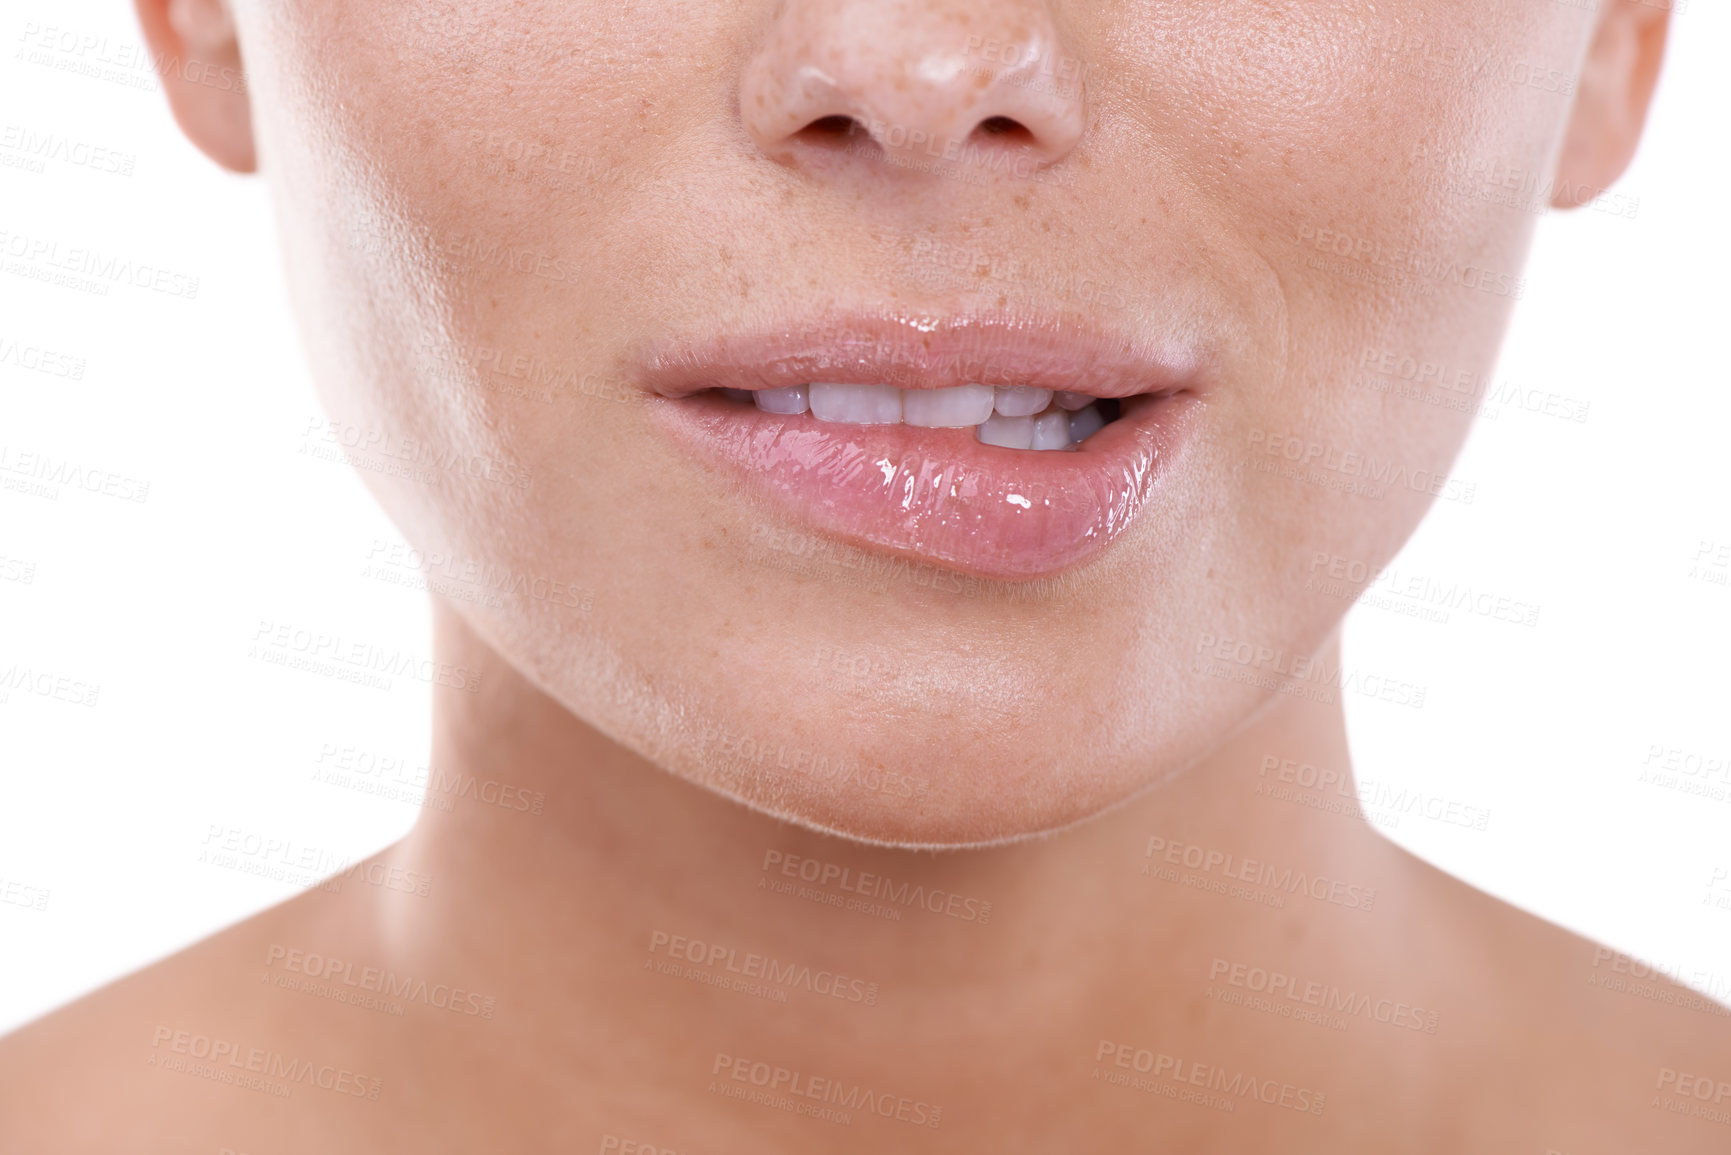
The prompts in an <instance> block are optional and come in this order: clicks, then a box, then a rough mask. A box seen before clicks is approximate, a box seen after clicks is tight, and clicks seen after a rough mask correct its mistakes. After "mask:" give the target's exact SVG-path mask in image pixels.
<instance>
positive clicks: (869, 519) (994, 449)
mask: <svg viewBox="0 0 1731 1155" xmlns="http://www.w3.org/2000/svg"><path fill="white" fill-rule="evenodd" d="M1203 363H1204V362H1203V358H1202V357H1201V356H1199V355H1198V353H1197V351H1196V350H1194V349H1193V348H1189V347H1184V346H1180V345H1178V344H1176V342H1173V343H1170V344H1161V343H1159V342H1157V341H1154V340H1148V339H1143V340H1133V339H1131V338H1129V337H1125V336H1121V335H1113V334H1102V333H1099V332H1097V331H1094V330H1091V329H1089V328H1087V327H1086V326H1083V325H1081V324H1079V323H1076V322H1065V323H1060V322H1054V321H1030V320H1026V319H1022V318H1004V317H995V316H994V317H984V318H962V319H956V320H946V321H930V320H918V319H907V318H899V317H889V318H883V317H874V318H848V319H844V320H841V321H831V322H829V323H826V324H823V325H818V326H815V327H813V328H811V329H810V330H807V331H806V332H805V333H803V334H789V333H786V332H780V333H772V334H758V335H752V336H740V337H731V338H727V339H723V340H720V341H713V342H709V343H706V344H695V345H677V346H674V345H670V346H667V347H664V348H662V349H661V350H659V351H657V352H656V353H655V354H654V355H652V356H650V357H648V358H646V359H645V361H644V363H643V364H642V365H641V366H640V371H639V373H638V377H639V379H640V380H641V381H642V382H643V383H644V385H645V386H646V387H647V389H648V390H649V391H650V392H651V393H652V394H653V395H655V397H657V398H658V399H659V403H658V404H657V405H655V406H653V407H652V413H653V414H654V415H655V416H656V418H657V419H658V422H659V424H660V425H661V426H662V427H663V428H664V429H665V430H666V431H667V432H668V433H669V434H671V435H672V436H673V437H674V438H675V439H676V440H678V441H679V442H680V443H681V444H682V445H683V446H685V447H686V448H687V449H689V450H693V451H695V453H696V455H697V456H699V457H700V458H701V459H703V460H705V461H706V462H708V463H709V464H711V465H712V466H715V467H719V468H721V469H722V470H724V471H726V472H728V473H730V474H732V475H733V476H735V477H737V478H739V479H740V480H741V481H743V483H744V484H746V485H747V486H749V487H751V488H752V489H753V490H755V491H756V492H758V493H760V494H763V495H764V496H766V497H768V498H769V500H770V502H771V504H772V505H773V506H775V507H776V508H778V509H780V510H781V511H782V512H784V513H786V514H790V515H792V516H793V517H795V518H797V519H798V520H800V521H802V522H804V523H805V524H806V525H808V526H809V527H811V528H812V529H814V530H816V531H817V532H819V533H822V534H826V535H829V536H833V537H837V538H840V539H842V540H844V541H846V542H848V543H850V544H853V545H856V546H863V547H866V548H869V549H875V550H878V551H886V552H889V553H892V554H898V555H902V556H907V557H909V558H911V559H915V560H919V561H923V562H928V563H932V564H935V565H939V566H943V567H945V568H949V569H952V570H957V571H960V572H963V573H967V574H972V575H974V576H977V577H983V578H990V579H998V580H1004V581H1025V580H1030V579H1033V578H1037V577H1041V576H1045V575H1049V574H1053V573H1056V572H1058V571H1061V570H1064V569H1068V568H1070V567H1073V566H1076V565H1079V564H1082V563H1084V562H1086V561H1088V560H1091V559H1092V558H1094V557H1096V556H1098V555H1099V554H1101V553H1102V552H1103V551H1105V550H1106V549H1107V548H1108V547H1109V546H1110V545H1111V544H1112V543H1113V542H1115V541H1116V540H1117V539H1118V538H1119V537H1121V536H1122V535H1123V534H1124V532H1125V531H1126V530H1128V529H1129V527H1130V525H1131V524H1132V522H1133V521H1134V520H1135V518H1136V516H1137V514H1138V513H1139V512H1140V511H1141V510H1142V509H1143V507H1144V506H1145V505H1146V503H1147V499H1148V497H1149V495H1150V493H1151V492H1152V491H1153V490H1154V488H1155V485H1156V483H1157V481H1158V479H1159V478H1160V477H1161V476H1162V475H1163V474H1164V473H1165V472H1166V468H1165V466H1166V463H1167V462H1168V461H1169V460H1170V459H1171V458H1173V457H1174V456H1175V455H1176V451H1177V449H1178V447H1179V442H1180V438H1181V437H1182V436H1183V435H1184V434H1185V433H1186V432H1187V431H1188V429H1189V428H1190V426H1191V425H1193V424H1194V422H1192V421H1190V420H1188V418H1189V416H1190V415H1191V414H1192V412H1193V411H1194V410H1195V409H1196V408H1197V405H1198V402H1199V400H1200V397H1201V393H1202V389H1201V386H1200V380H1201V377H1202V370H1201V366H1202V365H1203Z"/></svg>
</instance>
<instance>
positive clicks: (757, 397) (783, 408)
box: [751, 385, 806, 416]
mask: <svg viewBox="0 0 1731 1155" xmlns="http://www.w3.org/2000/svg"><path fill="white" fill-rule="evenodd" d="M751 397H752V400H754V401H756V402H757V407H758V408H759V409H761V410H763V411H764V412H765V413H778V414H782V415H785V416H792V415H793V414H796V413H804V412H805V410H806V402H805V386H804V385H789V386H788V387H787V388H786V389H759V390H758V391H757V392H755V393H753V394H752V395H751Z"/></svg>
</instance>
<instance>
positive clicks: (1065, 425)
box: [1028, 409, 1070, 449]
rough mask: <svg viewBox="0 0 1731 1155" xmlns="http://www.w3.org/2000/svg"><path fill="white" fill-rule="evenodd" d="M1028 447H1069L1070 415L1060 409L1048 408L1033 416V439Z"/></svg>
mask: <svg viewBox="0 0 1731 1155" xmlns="http://www.w3.org/2000/svg"><path fill="white" fill-rule="evenodd" d="M1028 448H1030V449H1068V448H1070V415H1069V414H1068V413H1066V412H1064V411H1063V410H1062V409H1048V410H1046V411H1045V412H1044V413H1042V414H1040V415H1039V416H1038V417H1036V418H1034V439H1033V442H1032V444H1030V445H1029V446H1028Z"/></svg>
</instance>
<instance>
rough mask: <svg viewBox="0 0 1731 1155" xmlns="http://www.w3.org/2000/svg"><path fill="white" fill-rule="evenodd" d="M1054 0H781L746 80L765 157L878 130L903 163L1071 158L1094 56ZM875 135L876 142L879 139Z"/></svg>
mask: <svg viewBox="0 0 1731 1155" xmlns="http://www.w3.org/2000/svg"><path fill="white" fill-rule="evenodd" d="M1049 5H1050V0H781V3H780V4H779V5H778V7H777V9H776V11H775V13H774V15H773V16H772V17H771V24H770V27H769V28H768V30H767V35H766V36H765V37H764V39H763V41H762V43H761V45H760V46H759V47H758V49H757V51H756V52H755V53H754V54H753V56H752V57H751V59H750V60H749V61H748V62H747V64H746V67H745V72H744V75H743V76H742V78H741V82H740V113H741V115H742V117H743V118H744V121H745V127H746V130H747V131H748V132H749V133H750V134H751V137H752V139H753V140H754V141H755V142H756V143H757V146H758V148H759V149H761V150H762V151H763V152H764V153H765V154H766V155H768V156H771V157H774V158H775V159H777V160H781V161H794V160H796V159H797V158H798V156H799V154H800V152H801V150H802V148H808V147H830V148H834V147H837V146H838V145H841V144H844V143H846V144H853V143H857V142H860V141H861V140H862V138H861V137H860V135H859V134H860V133H862V132H863V133H866V134H869V136H870V139H871V140H872V141H875V142H876V143H877V145H878V146H880V147H881V148H882V149H883V152H884V154H885V155H886V156H887V158H888V159H889V160H891V162H892V163H901V164H903V165H906V164H908V163H910V162H913V161H923V162H925V163H940V162H943V161H951V162H959V161H965V160H968V159H978V158H989V157H991V156H993V155H997V156H998V157H999V158H1000V159H1001V157H1002V156H1003V154H1005V153H1007V152H1015V151H1018V150H1026V151H1029V152H1032V153H1033V154H1034V157H1035V159H1036V160H1037V161H1038V162H1039V163H1041V164H1052V163H1055V162H1057V161H1059V160H1061V159H1063V158H1064V157H1065V156H1066V155H1068V154H1069V152H1070V151H1071V150H1072V149H1074V148H1075V147H1076V144H1077V142H1078V141H1080V140H1081V138H1082V133H1083V130H1084V128H1085V127H1086V125H1087V109H1086V108H1085V106H1084V100H1083V86H1082V78H1083V74H1084V72H1085V69H1084V67H1083V64H1082V61H1081V59H1080V57H1079V56H1077V55H1076V54H1075V53H1074V52H1073V51H1070V50H1069V46H1068V45H1067V44H1066V43H1065V40H1064V37H1063V36H1062V35H1061V33H1060V30H1059V27H1058V23H1057V20H1056V18H1055V16H1054V14H1053V12H1052V11H1051V8H1050V6H1049ZM868 147H869V146H868Z"/></svg>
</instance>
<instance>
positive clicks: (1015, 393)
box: [993, 385, 1052, 417]
mask: <svg viewBox="0 0 1731 1155" xmlns="http://www.w3.org/2000/svg"><path fill="white" fill-rule="evenodd" d="M1051 399H1052V391H1051V390H1050V389H1036V388H1034V387H1033V386H1032V385H1000V386H999V387H998V395H997V399H996V401H995V403H994V405H993V407H994V408H995V409H997V411H998V412H999V413H1001V414H1003V415H1004V416H1005V417H1032V416H1033V415H1034V414H1036V413H1038V412H1039V411H1040V410H1042V409H1044V408H1045V407H1046V403H1047V402H1048V401H1050V400H1051Z"/></svg>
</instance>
